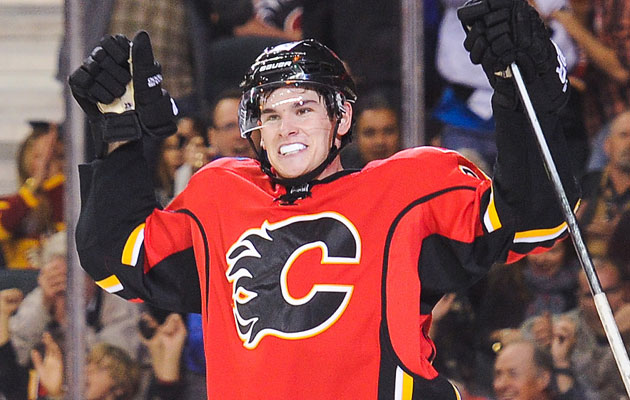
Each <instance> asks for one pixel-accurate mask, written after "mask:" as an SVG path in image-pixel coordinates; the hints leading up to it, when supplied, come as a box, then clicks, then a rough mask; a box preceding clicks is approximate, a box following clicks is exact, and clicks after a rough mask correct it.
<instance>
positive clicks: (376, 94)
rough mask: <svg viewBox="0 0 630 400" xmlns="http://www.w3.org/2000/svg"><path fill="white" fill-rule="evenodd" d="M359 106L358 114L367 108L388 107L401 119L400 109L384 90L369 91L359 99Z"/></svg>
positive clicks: (378, 108)
mask: <svg viewBox="0 0 630 400" xmlns="http://www.w3.org/2000/svg"><path fill="white" fill-rule="evenodd" d="M357 108H358V110H357V111H358V113H357V115H358V116H360V115H361V114H363V112H364V111H367V110H381V109H387V110H392V111H393V112H394V114H396V117H397V119H400V115H399V113H400V110H399V109H398V107H397V106H396V105H394V103H393V102H392V101H391V100H390V99H389V98H388V97H387V95H386V94H385V92H384V91H382V90H378V89H374V90H372V91H370V92H368V94H366V95H365V96H363V97H361V99H360V100H359V101H357Z"/></svg>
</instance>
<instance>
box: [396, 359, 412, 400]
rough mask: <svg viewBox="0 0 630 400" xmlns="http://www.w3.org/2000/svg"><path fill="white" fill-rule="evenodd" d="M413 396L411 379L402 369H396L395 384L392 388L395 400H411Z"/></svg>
mask: <svg viewBox="0 0 630 400" xmlns="http://www.w3.org/2000/svg"><path fill="white" fill-rule="evenodd" d="M412 394H413V378H412V377H411V375H409V374H407V373H406V372H405V371H403V370H402V368H400V367H397V368H396V384H395V388H394V399H395V400H411V396H412Z"/></svg>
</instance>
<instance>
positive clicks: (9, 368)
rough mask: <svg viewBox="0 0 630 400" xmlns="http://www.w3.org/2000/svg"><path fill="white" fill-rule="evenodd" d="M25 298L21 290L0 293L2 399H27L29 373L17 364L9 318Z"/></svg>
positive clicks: (0, 381) (0, 392) (0, 380)
mask: <svg viewBox="0 0 630 400" xmlns="http://www.w3.org/2000/svg"><path fill="white" fill-rule="evenodd" d="M23 297H24V296H23V294H22V292H21V291H20V290H19V289H15V288H12V289H5V290H2V291H0V398H7V399H26V394H27V393H26V392H27V384H28V371H27V370H26V369H25V368H22V367H20V366H19V365H18V363H17V359H16V355H15V350H14V349H13V346H12V344H11V340H10V339H11V331H10V329H9V317H11V315H13V313H15V311H16V310H17V309H18V307H19V305H20V303H21V302H22V299H23ZM3 396H4V397H3Z"/></svg>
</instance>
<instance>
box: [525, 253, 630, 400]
mask: <svg viewBox="0 0 630 400" xmlns="http://www.w3.org/2000/svg"><path fill="white" fill-rule="evenodd" d="M594 263H595V267H596V269H597V273H598V276H599V280H600V283H601V286H602V289H603V291H604V293H606V296H607V299H608V302H609V303H610V307H611V309H612V311H613V314H614V317H615V321H616V322H617V325H618V327H619V331H620V332H621V335H622V337H624V339H625V341H626V346H627V344H628V342H627V340H628V338H630V336H629V335H630V303H628V302H627V301H626V300H625V298H624V297H625V293H624V290H623V289H624V287H625V283H624V282H623V281H622V279H621V276H620V274H619V270H618V269H617V268H616V266H614V265H613V264H612V263H610V262H609V261H607V260H605V259H595V260H594ZM579 285H580V286H579V291H578V295H579V304H578V308H577V309H576V310H573V311H571V312H569V313H566V314H563V315H562V316H557V317H555V318H553V319H550V320H549V319H548V320H547V321H544V320H541V319H543V318H544V317H538V318H535V319H534V320H533V321H528V323H526V324H525V325H524V331H525V332H526V333H527V334H529V335H532V337H533V338H534V340H536V341H537V342H538V343H540V344H542V345H548V344H549V338H553V337H555V336H557V335H554V333H553V330H554V329H560V328H558V325H559V323H558V322H559V321H560V322H562V321H565V322H564V324H565V328H562V329H561V330H563V333H562V335H561V336H562V337H564V338H566V340H568V342H569V343H571V344H572V347H571V351H570V354H569V359H570V367H569V368H570V372H571V373H572V375H573V376H574V377H575V379H576V380H577V381H578V382H579V385H580V387H581V388H582V389H583V391H584V393H585V396H586V398H587V399H588V400H598V399H621V398H626V397H624V396H625V395H626V391H625V388H624V385H623V383H622V380H621V377H620V376H619V372H618V370H617V365H616V363H615V360H614V357H613V354H612V351H611V349H610V346H609V344H608V341H607V338H606V334H605V332H604V329H603V327H602V324H601V321H600V319H599V315H598V313H597V310H596V308H595V303H594V301H593V296H592V294H591V292H590V288H589V285H588V281H587V279H586V277H585V275H584V274H580V279H579ZM571 321H573V325H575V327H574V328H572V327H571V326H570V325H571V324H570V323H569V322H571Z"/></svg>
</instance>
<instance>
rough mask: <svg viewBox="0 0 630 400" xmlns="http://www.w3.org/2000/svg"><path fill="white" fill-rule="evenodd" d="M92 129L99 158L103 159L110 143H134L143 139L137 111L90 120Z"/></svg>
mask: <svg viewBox="0 0 630 400" xmlns="http://www.w3.org/2000/svg"><path fill="white" fill-rule="evenodd" d="M90 128H91V131H92V137H93V138H94V150H95V153H96V157H97V158H103V157H104V156H105V155H106V154H107V144H108V143H112V142H123V141H134V140H139V139H140V138H141V137H142V129H141V128H140V121H138V115H137V114H136V112H135V111H127V112H124V113H122V114H114V113H107V114H102V117H101V118H98V119H95V120H90Z"/></svg>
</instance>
